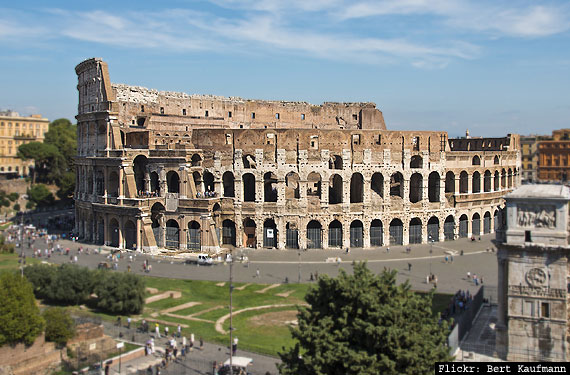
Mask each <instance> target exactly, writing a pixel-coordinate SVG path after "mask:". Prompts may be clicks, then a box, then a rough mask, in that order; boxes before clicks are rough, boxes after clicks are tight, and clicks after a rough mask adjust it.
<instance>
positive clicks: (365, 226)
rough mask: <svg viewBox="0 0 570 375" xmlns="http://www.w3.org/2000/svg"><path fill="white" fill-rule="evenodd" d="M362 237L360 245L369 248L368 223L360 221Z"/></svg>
mask: <svg viewBox="0 0 570 375" xmlns="http://www.w3.org/2000/svg"><path fill="white" fill-rule="evenodd" d="M362 226H363V227H362V239H363V242H364V243H363V244H362V246H363V247H364V248H369V247H370V223H365V222H363V223H362Z"/></svg>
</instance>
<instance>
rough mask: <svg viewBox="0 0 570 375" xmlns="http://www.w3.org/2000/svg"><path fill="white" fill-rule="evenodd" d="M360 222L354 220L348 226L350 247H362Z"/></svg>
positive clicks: (362, 235)
mask: <svg viewBox="0 0 570 375" xmlns="http://www.w3.org/2000/svg"><path fill="white" fill-rule="evenodd" d="M363 232H364V231H363V225H362V221H360V220H354V221H353V222H352V223H351V224H350V247H363V246H364V233H363Z"/></svg>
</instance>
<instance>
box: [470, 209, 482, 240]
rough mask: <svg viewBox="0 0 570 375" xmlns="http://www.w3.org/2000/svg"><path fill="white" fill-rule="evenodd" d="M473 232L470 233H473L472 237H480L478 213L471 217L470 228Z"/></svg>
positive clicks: (479, 217)
mask: <svg viewBox="0 0 570 375" xmlns="http://www.w3.org/2000/svg"><path fill="white" fill-rule="evenodd" d="M472 228H473V230H472V231H471V233H473V235H474V236H480V235H481V216H479V214H478V213H475V214H474V215H473V226H472Z"/></svg>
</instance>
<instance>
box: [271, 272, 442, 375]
mask: <svg viewBox="0 0 570 375" xmlns="http://www.w3.org/2000/svg"><path fill="white" fill-rule="evenodd" d="M396 274H397V272H396V271H387V270H384V271H383V272H382V273H381V274H379V275H375V274H373V273H372V272H371V271H370V270H369V269H368V268H367V266H366V264H365V263H360V264H356V265H355V266H354V274H353V275H348V274H347V273H346V272H344V271H343V270H342V269H341V270H340V274H339V276H338V277H336V278H329V277H328V276H326V275H324V276H323V277H322V278H319V282H318V284H317V286H316V287H313V288H312V289H311V290H310V291H309V292H308V293H307V295H306V296H305V300H306V301H307V303H308V304H309V307H300V308H299V314H298V321H299V326H298V327H297V328H294V329H292V334H293V338H294V339H295V340H296V344H295V347H293V348H291V349H284V352H283V353H280V357H281V360H282V364H280V365H279V371H280V372H281V374H282V375H309V374H310V375H329V374H339V375H340V374H342V375H351V374H355V375H356V374H363V375H367V374H370V375H376V374H388V375H391V374H394V375H396V374H398V375H399V374H409V375H416V374H429V373H430V372H433V365H434V363H435V362H437V361H450V360H451V359H452V357H451V356H450V355H449V348H448V347H447V346H446V337H447V334H448V332H449V327H448V324H447V323H446V322H442V323H438V317H434V316H433V314H432V310H431V299H432V294H428V295H425V296H422V295H419V294H416V293H414V292H412V291H411V290H410V285H409V283H408V282H405V283H403V284H401V285H396Z"/></svg>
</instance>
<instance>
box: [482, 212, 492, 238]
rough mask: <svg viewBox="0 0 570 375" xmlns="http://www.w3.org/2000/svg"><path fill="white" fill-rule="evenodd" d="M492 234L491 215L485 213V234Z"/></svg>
mask: <svg viewBox="0 0 570 375" xmlns="http://www.w3.org/2000/svg"><path fill="white" fill-rule="evenodd" d="M488 233H491V213H490V212H489V211H487V212H485V214H484V215H483V234H488Z"/></svg>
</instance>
